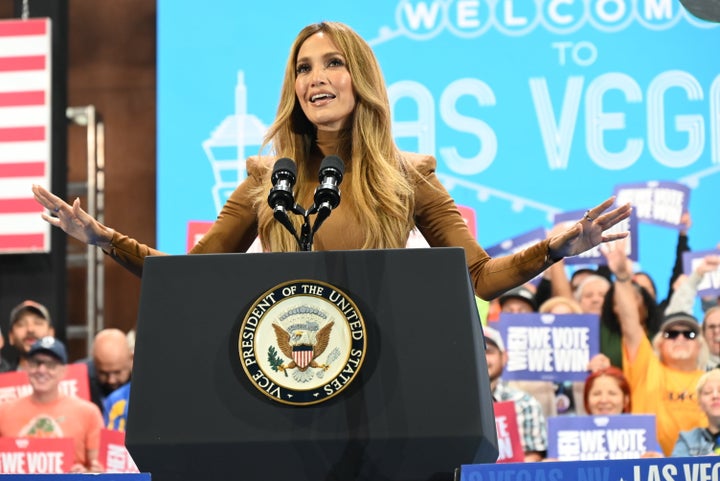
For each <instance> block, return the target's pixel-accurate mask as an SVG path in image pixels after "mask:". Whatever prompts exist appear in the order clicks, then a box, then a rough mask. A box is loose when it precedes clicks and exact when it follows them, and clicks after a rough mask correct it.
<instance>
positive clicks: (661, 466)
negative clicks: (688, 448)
mask: <svg viewBox="0 0 720 481" xmlns="http://www.w3.org/2000/svg"><path fill="white" fill-rule="evenodd" d="M460 481H720V457H717V456H698V457H693V458H647V459H622V460H603V461H560V462H558V461H555V462H539V463H508V464H468V465H463V466H461V468H460Z"/></svg>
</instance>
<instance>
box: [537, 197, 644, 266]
mask: <svg viewBox="0 0 720 481" xmlns="http://www.w3.org/2000/svg"><path fill="white" fill-rule="evenodd" d="M614 202H615V197H614V196H613V197H610V198H609V199H607V200H606V201H605V202H603V203H602V204H600V205H598V206H596V207H593V208H592V209H590V210H588V211H587V212H586V213H585V215H584V216H583V218H582V219H580V220H579V221H578V222H577V223H575V224H574V225H573V226H572V227H570V228H569V229H567V230H566V231H565V232H562V233H560V234H558V235H555V236H553V237H551V238H550V257H551V258H552V259H560V258H562V257H570V256H576V255H578V254H581V253H583V252H585V251H588V250H590V249H592V248H593V247H595V246H597V245H599V244H602V243H603V242H611V241H614V240H618V239H624V238H625V237H627V236H628V232H618V233H614V234H603V232H605V231H606V230H608V229H609V228H611V227H612V226H614V225H616V224H617V223H618V222H620V221H622V220H625V219H627V218H628V217H630V212H631V211H632V207H631V206H630V204H625V205H621V206H620V207H617V208H615V209H613V210H611V211H609V212H605V211H606V210H607V209H608V208H609V207H610V206H611V205H613V203H614Z"/></svg>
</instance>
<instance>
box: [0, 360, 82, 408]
mask: <svg viewBox="0 0 720 481" xmlns="http://www.w3.org/2000/svg"><path fill="white" fill-rule="evenodd" d="M59 389H60V392H61V393H62V394H65V395H66V396H76V397H79V398H80V399H85V400H86V401H89V400H90V384H89V381H88V373H87V364H85V363H77V364H68V365H67V367H66V369H65V377H64V378H63V380H62V381H60V385H59ZM29 394H32V386H31V385H30V381H28V375H27V372H25V371H12V372H4V373H2V374H0V403H2V402H6V401H12V400H13V399H17V398H20V397H23V396H27V395H29Z"/></svg>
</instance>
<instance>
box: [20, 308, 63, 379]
mask: <svg viewBox="0 0 720 481" xmlns="http://www.w3.org/2000/svg"><path fill="white" fill-rule="evenodd" d="M54 335H55V329H54V328H53V325H52V320H51V319H50V313H49V312H48V310H47V308H46V307H45V306H43V305H42V304H40V303H39V302H35V301H31V300H26V301H23V302H21V303H20V304H18V305H17V306H15V307H14V308H13V310H12V311H10V330H9V332H8V341H9V342H10V345H11V346H12V347H14V348H15V350H16V351H17V354H18V356H19V359H18V362H17V365H15V366H14V367H15V368H16V369H17V370H25V368H26V367H27V366H26V357H27V354H28V352H29V351H30V348H31V347H32V345H33V344H35V341H37V340H38V339H40V338H41V337H45V336H54Z"/></svg>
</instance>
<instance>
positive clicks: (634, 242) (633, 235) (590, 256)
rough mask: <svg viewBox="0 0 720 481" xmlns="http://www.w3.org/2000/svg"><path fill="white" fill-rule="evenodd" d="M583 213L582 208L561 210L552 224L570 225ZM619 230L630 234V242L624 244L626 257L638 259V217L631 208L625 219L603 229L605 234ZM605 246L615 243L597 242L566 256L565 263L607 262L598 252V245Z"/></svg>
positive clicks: (611, 246)
mask: <svg viewBox="0 0 720 481" xmlns="http://www.w3.org/2000/svg"><path fill="white" fill-rule="evenodd" d="M584 215H585V211H584V210H573V211H568V212H561V213H559V214H557V215H556V216H555V221H554V223H553V225H558V224H560V223H565V224H567V227H570V226H571V225H572V224H574V223H575V222H577V221H578V220H580V219H582V218H583V216H584ZM620 232H629V233H630V235H629V236H628V237H627V238H628V239H629V240H630V242H627V243H626V244H625V246H626V247H625V253H626V254H627V257H628V259H631V260H633V261H637V260H638V238H639V234H638V218H637V215H636V214H635V211H634V210H633V211H632V212H631V213H630V217H628V218H627V219H625V220H623V221H621V222H618V223H617V224H615V225H614V226H613V227H611V228H609V229H608V230H606V231H605V234H617V233H620ZM601 245H602V246H605V247H607V248H608V249H614V248H615V245H614V244H613V243H612V242H609V243H607V244H599V245H597V246H595V247H593V248H592V249H590V250H588V251H585V252H582V253H580V254H578V255H576V256H572V257H566V258H565V259H564V261H565V264H567V265H575V264H602V265H604V264H607V260H606V259H605V256H604V255H603V254H602V252H600V246H601Z"/></svg>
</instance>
